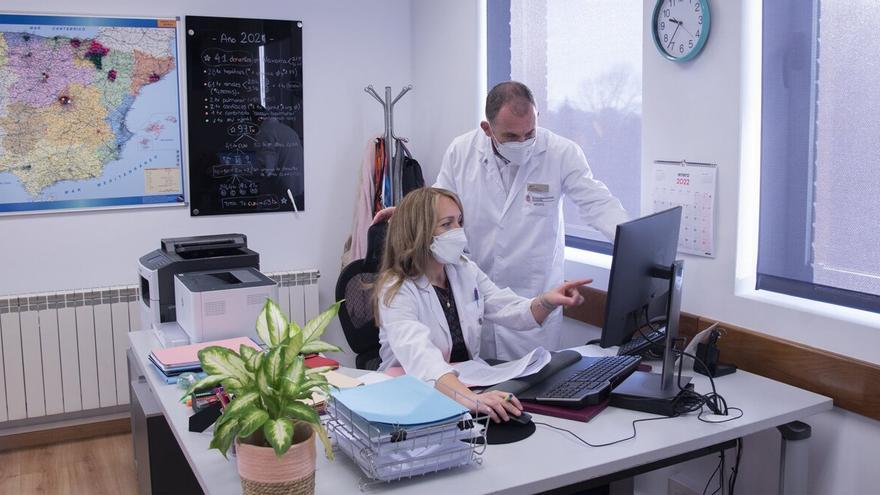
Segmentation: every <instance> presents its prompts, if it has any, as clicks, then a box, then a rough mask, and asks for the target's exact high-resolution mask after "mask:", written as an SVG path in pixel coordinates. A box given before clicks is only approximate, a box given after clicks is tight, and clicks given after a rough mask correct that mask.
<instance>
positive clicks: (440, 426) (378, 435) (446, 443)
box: [326, 397, 490, 489]
mask: <svg viewBox="0 0 880 495" xmlns="http://www.w3.org/2000/svg"><path fill="white" fill-rule="evenodd" d="M478 406H479V404H475V406H474V410H478V409H477V407H478ZM478 421H479V422H482V423H484V424H486V425H488V424H489V423H490V421H488V417H487V416H484V415H478V416H474V415H473V414H471V413H469V412H465V413H462V414H460V415H456V416H454V417H451V418H448V419H445V420H442V421H437V422H434V423H427V424H419V425H407V426H401V425H390V424H387V423H372V422H369V421H367V420H366V419H364V418H363V417H361V416H360V415H358V414H357V413H354V412H352V411H351V410H349V409H348V408H347V407H345V405H343V404H342V403H341V402H339V401H337V400H335V399H334V398H333V397H331V398H330V400H328V402H327V421H326V427H327V432H328V433H329V435H330V438H331V439H332V441H333V442H334V444H335V446H336V449H337V450H339V451H342V452H344V453H345V455H347V456H348V457H349V458H351V459H352V460H353V461H354V462H355V463H356V464H357V465H358V466H359V467H360V468H361V471H363V472H364V475H365V476H366V477H367V478H368V480H369V481H365V482H362V483H361V489H364V488H366V487H367V486H368V485H369V484H371V483H372V482H379V481H385V482H387V481H394V480H399V479H403V478H411V477H413V476H420V475H424V474H428V473H433V472H436V471H442V470H445V469H452V468H457V467H462V466H467V465H470V464H480V463H481V462H482V459H481V456H482V454H483V452H484V451H485V449H486V430H487V427H485V426H483V424H480V423H479V422H478Z"/></svg>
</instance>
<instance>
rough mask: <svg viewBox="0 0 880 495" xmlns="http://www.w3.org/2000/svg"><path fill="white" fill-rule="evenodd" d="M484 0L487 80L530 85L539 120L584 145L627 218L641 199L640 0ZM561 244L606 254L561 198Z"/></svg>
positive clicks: (607, 248)
mask: <svg viewBox="0 0 880 495" xmlns="http://www.w3.org/2000/svg"><path fill="white" fill-rule="evenodd" d="M487 5H488V16H487V20H488V37H489V39H488V74H489V87H490V88H491V87H492V86H494V85H495V84H497V83H499V82H501V81H505V80H508V79H514V80H517V81H521V82H523V83H525V84H526V85H528V86H529V88H531V89H532V92H533V93H534V95H535V100H536V103H537V105H538V111H539V117H538V125H540V126H541V127H546V128H547V129H550V130H551V131H553V132H555V133H557V134H559V135H561V136H564V137H567V138H569V139H571V140H572V141H574V142H576V143H577V144H579V145H580V146H581V148H583V150H584V153H585V154H586V156H587V161H588V162H589V164H590V168H591V169H592V170H593V175H594V176H595V177H596V178H597V179H599V180H601V181H602V182H604V183H605V185H607V186H608V188H609V189H610V190H611V192H612V193H613V194H614V195H615V196H616V197H617V198H618V199H620V201H621V203H623V207H624V208H626V210H627V212H628V213H629V214H630V216H632V217H637V216H639V211H640V201H641V199H640V198H641V181H640V176H641V136H642V29H643V26H642V24H643V17H642V2H621V1H620V0H565V1H563V0H553V1H550V0H542V1H534V0H531V1H527V0H509V1H507V0H506V1H496V0H493V1H490V2H487ZM564 214H565V229H566V244H567V245H569V246H576V247H581V248H585V249H590V250H593V251H599V252H605V253H608V254H610V253H611V244H610V243H609V242H607V240H606V239H605V238H604V236H602V234H600V233H599V232H597V231H595V230H593V229H591V228H589V227H588V226H586V225H584V224H583V223H582V222H580V218H579V216H578V214H577V210H576V209H575V208H574V207H573V206H572V205H571V204H569V203H566V204H565V205H564Z"/></svg>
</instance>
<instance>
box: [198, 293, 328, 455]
mask: <svg viewBox="0 0 880 495" xmlns="http://www.w3.org/2000/svg"><path fill="white" fill-rule="evenodd" d="M340 304H342V301H339V302H336V303H335V304H333V305H332V306H330V308H329V309H327V310H326V311H324V312H323V313H321V314H320V315H318V316H316V317H315V318H314V319H312V320H311V321H309V322H308V323H306V324H305V326H303V327H300V326H299V325H297V323H296V322H294V321H290V322H288V321H287V318H286V317H285V316H284V313H283V312H282V311H281V308H280V307H279V306H278V304H276V303H275V302H274V301H272V300H271V299H268V300H266V304H265V305H264V306H263V310H262V311H261V312H260V316H258V317H257V335H258V336H259V338H260V340H262V341H263V344H265V346H266V350H265V351H263V352H261V351H258V350H256V349H254V348H252V347H248V346H245V345H243V346H241V348H240V349H239V352H235V351H232V350H230V349H226V348H224V347H218V346H211V347H206V348H204V349H202V350H201V351H199V361H200V362H201V364H202V370H203V371H204V372H205V373H206V374H207V376H206V377H205V378H203V379H201V380H199V381H198V382H196V383H195V384H193V385H192V387H190V389H189V391H187V395H189V394H191V393H192V391H193V390H199V389H203V388H207V387H214V386H217V385H218V384H222V385H223V387H224V389H225V390H226V391H227V392H228V393H230V394H231V395H232V399H231V400H230V401H229V404H227V405H226V407H225V408H224V410H223V414H222V415H221V416H220V419H218V420H217V423H216V424H215V425H214V438H213V439H212V440H211V445H210V447H211V448H215V449H218V450H219V451H220V452H221V453H222V454H223V455H224V456H226V453H227V451H228V450H229V446H230V445H232V442H233V440H235V438H236V437H238V438H240V439H241V441H242V442H244V443H248V444H252V445H259V446H264V447H272V448H273V449H274V450H275V453H276V454H277V455H278V456H279V457H280V456H282V455H283V454H284V453H285V452H287V450H288V449H289V448H290V445H291V443H292V441H293V430H294V428H293V425H294V422H295V421H302V422H305V423H307V424H308V425H309V426H311V428H312V430H314V432H315V434H316V435H318V437H319V438H320V439H321V442H322V443H323V444H324V451H325V453H326V455H327V457H328V458H330V459H332V458H333V451H332V448H331V446H330V440H329V438H328V437H327V432H326V431H325V430H324V427H323V426H322V425H321V421H320V419H319V417H318V412H317V411H316V410H315V408H314V407H312V405H310V404H309V403H308V402H307V401H308V400H309V399H311V397H312V393H313V392H314V391H316V390H319V391H321V392H323V393H324V394H325V395H329V393H330V384H329V383H328V382H327V378H326V377H325V376H324V375H325V373H326V372H327V371H329V370H330V369H331V368H330V367H328V366H325V367H320V368H307V367H306V366H305V363H304V357H303V354H310V353H315V352H339V351H340V350H341V349H339V348H338V347H336V346H335V345H332V344H328V343H326V342H322V341H320V340H318V339H319V338H320V337H321V335H322V334H323V333H324V330H326V328H327V325H328V324H329V323H330V321H332V320H333V318H334V317H335V316H336V313H338V312H339V306H340Z"/></svg>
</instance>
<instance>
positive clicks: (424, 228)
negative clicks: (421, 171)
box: [373, 187, 463, 324]
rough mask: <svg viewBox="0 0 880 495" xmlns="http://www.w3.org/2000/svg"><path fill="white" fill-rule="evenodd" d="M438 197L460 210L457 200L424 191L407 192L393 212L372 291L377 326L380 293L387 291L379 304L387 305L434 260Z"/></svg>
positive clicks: (440, 192) (432, 190)
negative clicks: (407, 282) (432, 246)
mask: <svg viewBox="0 0 880 495" xmlns="http://www.w3.org/2000/svg"><path fill="white" fill-rule="evenodd" d="M441 196H445V197H447V198H449V199H451V200H453V201H455V204H456V205H458V208H459V210H462V207H461V201H459V200H458V196H456V195H455V194H454V193H453V192H451V191H447V190H446V189H439V188H435V187H423V188H420V189H415V190H413V191H411V192H409V193H408V194H407V195H406V196H405V197H404V198H403V201H401V203H400V205H398V206H397V208H396V209H395V210H394V216H393V217H392V219H391V221H390V222H389V224H388V232H387V234H386V236H385V251H384V253H383V254H382V268H381V270H380V271H379V277H378V278H377V279H376V285H375V289H374V291H373V297H374V301H375V306H374V308H375V309H376V311H375V313H374V314H375V315H376V320H377V324H378V319H379V311H378V303H379V292H381V291H382V290H383V289H386V288H387V290H386V291H385V295H384V297H383V298H382V302H383V303H384V304H386V305H388V304H390V303H391V300H392V299H394V296H395V295H397V291H398V290H400V286H401V285H403V282H404V281H405V280H407V279H412V278H417V277H420V276H422V275H424V274H425V270H426V268H427V265H428V261H429V260H430V259H431V256H433V254H431V242H433V240H434V225H435V224H436V223H437V203H438V202H439V201H440V197H441ZM462 211H463V210H462ZM389 284H390V285H389Z"/></svg>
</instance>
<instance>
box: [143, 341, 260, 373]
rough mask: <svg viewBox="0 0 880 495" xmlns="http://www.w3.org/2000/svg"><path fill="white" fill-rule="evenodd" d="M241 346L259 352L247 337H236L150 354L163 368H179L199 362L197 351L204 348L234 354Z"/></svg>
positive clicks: (257, 347) (257, 346)
mask: <svg viewBox="0 0 880 495" xmlns="http://www.w3.org/2000/svg"><path fill="white" fill-rule="evenodd" d="M242 345H246V346H249V347H252V348H254V349H256V350H261V349H260V346H259V345H257V343H256V342H254V341H253V340H251V339H250V338H248V337H236V338H234V339H225V340H215V341H213V342H199V343H198V344H190V345H181V346H178V347H168V348H166V349H154V350H153V352H152V354H153V357H154V358H155V359H156V361H157V362H158V363H159V364H161V365H162V366H165V367H173V366H180V365H185V364H192V363H198V362H199V351H200V350H202V349H204V348H205V347H211V346H220V347H225V348H227V349H231V350H233V351H235V352H238V350H239V349H240V348H241V346H242Z"/></svg>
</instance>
